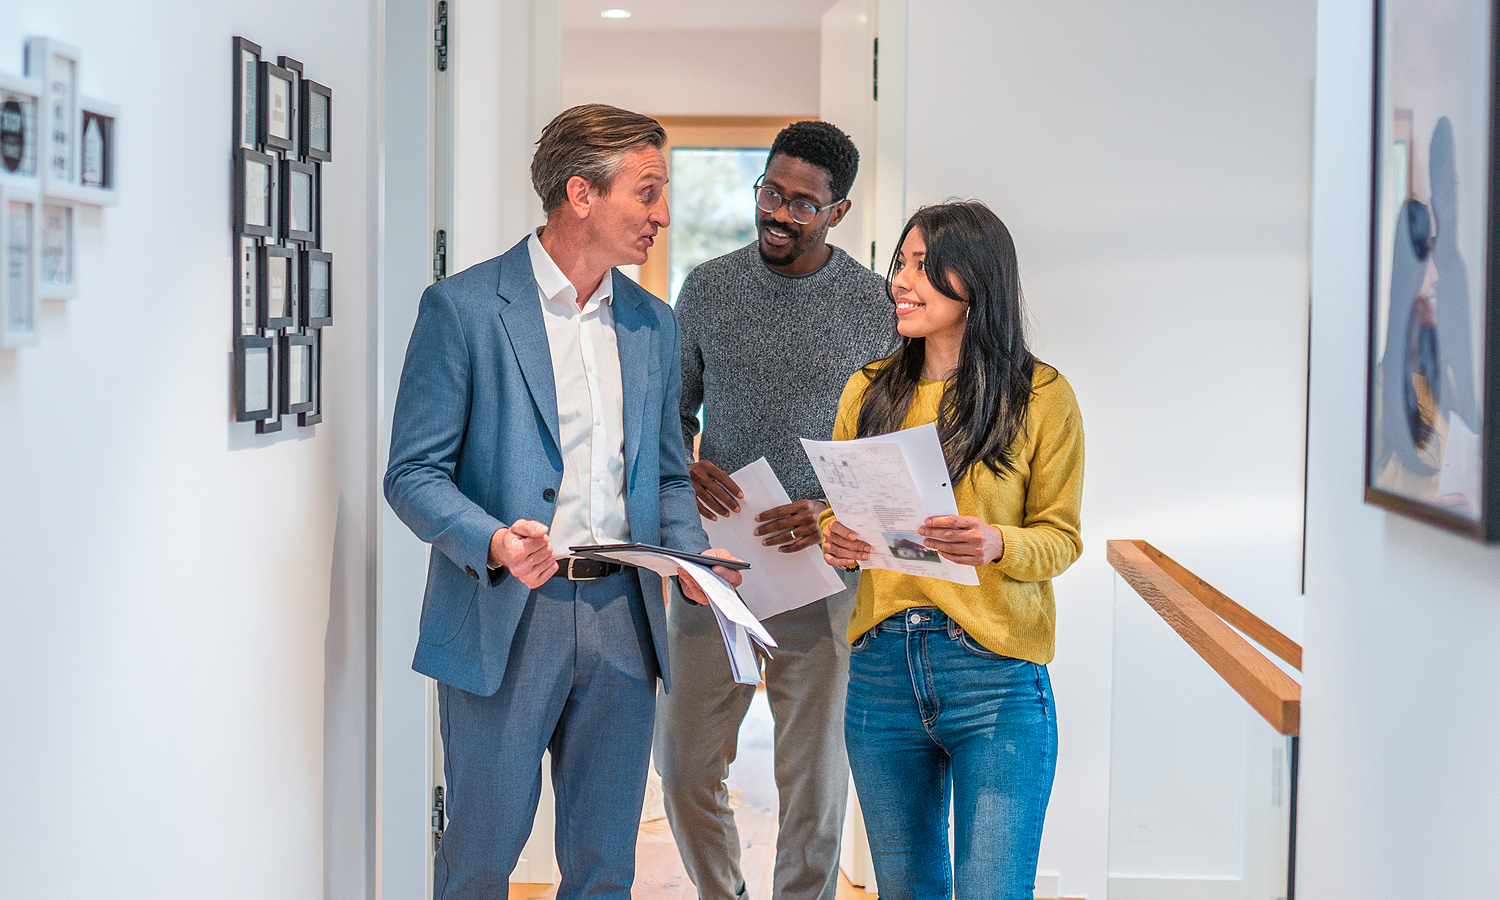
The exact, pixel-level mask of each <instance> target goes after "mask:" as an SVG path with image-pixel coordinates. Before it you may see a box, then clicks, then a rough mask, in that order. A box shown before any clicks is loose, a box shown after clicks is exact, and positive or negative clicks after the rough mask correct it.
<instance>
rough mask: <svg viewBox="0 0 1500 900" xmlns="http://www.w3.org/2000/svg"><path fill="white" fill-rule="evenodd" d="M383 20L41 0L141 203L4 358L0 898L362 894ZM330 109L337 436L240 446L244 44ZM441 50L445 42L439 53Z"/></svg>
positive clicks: (109, 231)
mask: <svg viewBox="0 0 1500 900" xmlns="http://www.w3.org/2000/svg"><path fill="white" fill-rule="evenodd" d="M378 11H379V6H378V5H377V4H375V3H372V2H371V0H312V2H309V0H297V2H292V0H269V2H267V3H261V4H203V3H193V2H186V0H157V2H153V3H152V4H150V5H149V6H146V7H143V6H141V5H137V4H120V3H109V2H97V0H46V2H24V3H15V2H12V3H8V4H6V6H5V10H4V14H3V15H0V69H3V70H5V71H10V72H15V73H18V74H19V72H20V70H21V48H22V40H23V38H24V36H25V35H27V34H33V33H35V34H44V35H50V36H53V37H56V38H58V39H60V40H63V41H66V42H69V43H72V44H74V45H77V46H79V47H80V48H82V51H83V58H82V70H81V75H82V88H83V90H84V91H85V92H87V93H89V94H93V95H96V96H98V97H101V98H103V99H106V100H110V101H114V102H116V103H118V104H120V106H121V109H122V120H121V125H120V135H121V144H120V148H119V153H120V156H119V161H118V167H119V172H120V178H121V184H122V187H123V202H122V203H121V205H120V206H119V207H117V208H114V209H108V210H104V211H103V212H102V213H101V212H98V211H89V212H86V213H85V214H84V215H83V222H82V228H81V229H80V234H79V250H80V254H79V264H80V265H79V269H80V271H79V280H80V283H81V290H80V292H79V294H78V296H77V298H76V299H74V300H69V301H67V302H65V303H63V302H48V303H46V304H45V305H44V307H43V314H42V319H41V342H40V345H39V346H36V347H32V348H26V349H24V350H22V351H0V460H3V465H0V685H3V687H0V721H3V723H4V724H3V725H0V810H3V811H4V813H3V815H0V896H4V897H16V898H20V897H28V898H52V897H58V898H62V897H69V898H71V897H151V898H172V897H181V898H192V900H198V898H202V897H203V896H205V894H206V893H207V894H211V895H212V896H214V897H216V898H246V900H250V898H255V900H260V898H265V897H278V898H289V900H290V898H307V900H312V898H356V897H364V896H366V895H367V889H368V885H367V880H366V872H367V863H368V861H369V860H368V854H367V849H366V840H367V836H368V830H367V813H368V812H369V811H368V809H367V806H366V797H367V796H368V792H367V779H368V778H369V777H370V767H369V765H368V756H369V749H370V748H369V742H368V738H367V727H368V723H369V717H368V715H367V706H366V697H367V692H368V690H369V688H370V680H369V677H368V671H369V662H370V660H369V655H368V642H367V634H368V628H369V625H370V612H369V610H370V607H369V598H370V580H369V572H370V567H371V565H372V563H371V557H370V555H369V551H368V549H367V548H368V546H369V544H368V540H369V538H370V532H371V527H370V521H371V516H372V506H371V504H372V493H371V484H372V481H371V479H372V465H371V463H372V457H373V454H372V452H371V445H370V440H369V434H370V429H371V421H370V414H369V410H370V405H369V396H370V393H371V387H372V385H371V381H370V375H371V371H372V359H371V344H370V334H371V331H370V329H371V315H370V310H371V305H372V304H371V298H372V291H373V273H372V269H373V266H374V255H373V254H372V244H371V242H372V240H373V237H374V234H375V229H374V226H375V221H376V217H375V199H376V197H375V193H374V187H375V182H374V177H375V164H376V161H377V154H376V152H375V151H374V149H372V147H373V146H374V145H373V142H372V138H374V137H375V134H376V132H375V128H376V120H375V118H374V117H373V115H372V112H373V110H372V107H373V104H374V103H375V97H374V95H372V93H371V91H372V85H373V84H374V83H375V71H374V70H375V66H376V61H377V59H378V57H377V56H376V53H377V49H378V47H379V40H378V38H379V33H378V32H379V26H380V21H381V19H380V16H379V14H378ZM236 34H240V35H245V36H247V37H249V38H251V39H252V40H255V41H257V42H259V43H261V44H263V45H264V47H265V49H266V52H267V53H268V54H270V55H271V56H272V58H273V59H274V56H275V55H276V54H286V55H289V56H292V57H295V58H297V59H300V60H302V61H303V62H304V63H305V64H306V66H307V74H308V75H309V77H312V78H315V79H317V80H318V81H320V82H323V83H325V84H327V85H329V86H330V87H332V89H333V93H334V101H335V102H334V106H333V110H334V113H333V115H334V119H333V133H334V147H335V153H336V154H337V156H336V159H335V160H334V162H332V163H330V164H327V165H325V167H324V172H325V173H326V174H325V180H324V182H323V188H324V192H325V194H324V209H325V211H326V214H327V218H326V220H325V225H324V236H325V245H326V246H327V247H328V248H330V249H331V250H332V252H333V253H334V256H335V259H336V263H337V276H338V277H337V281H336V289H337V291H338V294H337V301H336V304H335V309H336V310H337V322H336V325H335V326H334V327H333V328H331V329H329V330H328V331H326V332H325V343H324V370H323V374H324V411H325V412H324V423H323V424H321V425H318V426H316V427H315V428H314V429H298V428H295V427H290V428H288V429H287V430H286V431H284V432H282V433H281V434H279V435H267V436H263V437H257V436H256V435H255V434H254V429H253V426H251V425H244V424H238V425H236V424H231V423H230V421H229V370H230V363H229V359H230V357H229V354H230V335H231V313H230V310H231V290H232V267H231V262H232V258H231V240H230V233H229V218H230V213H229V197H230V187H229V184H230V181H229V179H230V145H229V140H230V137H229V120H230V109H231V105H230V104H231V95H232V91H231V81H230V78H231V44H230V39H231V37H232V36H233V35H236ZM429 34H430V32H429Z"/></svg>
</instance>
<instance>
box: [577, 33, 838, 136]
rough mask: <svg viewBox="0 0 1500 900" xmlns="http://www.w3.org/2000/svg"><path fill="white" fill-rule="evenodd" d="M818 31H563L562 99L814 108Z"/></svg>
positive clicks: (694, 112) (796, 112) (680, 111)
mask: <svg viewBox="0 0 1500 900" xmlns="http://www.w3.org/2000/svg"><path fill="white" fill-rule="evenodd" d="M818 44H819V40H818V30H817V29H816V28H810V29H794V30H785V29H783V30H772V29H767V30H764V31H686V30H682V31H678V30H671V31H668V30H661V31H647V30H643V29H635V30H631V31H628V32H620V33H618V34H614V33H610V32H606V31H597V30H589V31H583V30H567V31H564V32H563V43H562V72H563V76H562V105H563V108H564V109H566V108H568V107H570V106H576V105H578V104H580V103H609V104H612V105H614V106H619V107H623V108H625V109H633V110H636V111H638V112H643V113H646V114H647V115H653V116H809V117H816V116H817V114H818V53H819V46H818Z"/></svg>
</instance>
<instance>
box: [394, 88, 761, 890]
mask: <svg viewBox="0 0 1500 900" xmlns="http://www.w3.org/2000/svg"><path fill="white" fill-rule="evenodd" d="M665 143H666V134H665V132H664V131H663V130H662V128H661V126H660V125H659V124H658V123H657V122H656V121H655V120H653V119H650V118H647V117H646V116H641V115H638V114H636V113H631V112H627V111H625V110H621V109H615V108H614V107H609V106H601V105H590V106H580V107H574V108H573V109H570V110H567V111H566V112H564V113H562V114H561V115H559V116H558V117H557V118H556V119H554V120H553V121H552V122H551V123H550V124H549V125H548V126H547V127H546V128H545V129H544V130H543V131H542V136H541V139H540V140H539V141H538V142H537V150H536V154H535V156H534V158H533V159H532V164H531V177H532V183H533V185H534V186H535V187H536V189H537V193H538V194H540V195H541V198H542V203H543V206H544V208H545V210H546V213H547V224H546V225H545V226H544V227H543V228H542V229H539V230H538V231H537V233H536V234H533V235H531V236H529V237H527V238H526V239H525V240H523V241H521V242H520V243H519V244H517V245H516V246H515V247H513V248H511V249H510V251H508V252H507V253H505V254H504V255H503V256H500V257H497V258H495V259H492V260H489V261H488V262H484V263H480V264H479V265H477V266H474V267H473V268H470V269H467V270H465V271H463V272H460V273H458V274H457V275H454V276H453V277H451V278H448V279H446V280H444V281H440V282H438V283H437V284H434V285H433V286H432V287H429V288H428V289H427V291H426V292H425V293H424V294H423V295H422V302H421V306H420V307H419V309H418V312H417V322H416V326H415V327H414V328H413V330H412V336H411V343H410V345H409V346H408V347H407V352H406V363H405V366H404V368H403V369H402V373H401V387H400V391H399V393H398V394H397V397H396V410H395V416H394V419H393V422H392V428H391V458H390V465H389V467H388V468H387V470H386V476H385V495H386V499H387V500H388V501H389V502H390V504H391V508H392V509H394V510H395V511H396V514H397V515H398V516H400V517H401V520H402V521H403V522H405V523H406V524H407V526H408V527H410V528H411V529H412V531H413V532H415V533H416V535H417V536H418V537H419V538H421V539H422V540H423V541H426V542H428V543H430V544H432V547H433V551H434V552H433V553H432V560H431V565H430V567H429V570H428V577H427V591H426V596H425V597H424V599H423V604H422V622H421V635H420V638H419V640H418V644H417V652H416V659H415V661H414V663H413V667H414V668H415V669H416V670H417V671H419V672H422V673H424V674H426V675H430V676H432V677H433V678H435V679H437V681H438V700H439V710H440V714H441V720H442V738H443V751H444V775H445V778H446V781H447V785H448V794H447V797H448V812H449V816H450V818H449V825H448V829H447V830H446V831H445V832H444V834H443V841H442V845H441V848H440V849H439V851H438V855H437V859H436V873H435V876H434V897H435V898H436V900H481V898H483V900H504V898H506V897H507V896H508V892H509V885H508V882H509V876H510V872H511V870H512V869H514V868H515V864H516V861H517V860H518V859H519V857H520V853H521V849H522V847H523V846H524V844H525V842H526V838H527V835H528V834H529V833H530V831H531V823H532V819H533V817H534V816H535V813H536V806H537V802H538V798H539V796H540V792H541V773H540V761H541V758H542V753H543V751H544V750H550V751H551V753H552V777H553V784H554V789H555V792H556V796H557V855H558V863H559V867H560V868H561V870H562V883H561V884H560V885H559V887H558V893H557V896H558V897H559V898H579V897H608V898H618V900H628V898H629V896H630V886H631V882H632V880H633V879H634V875H635V836H636V829H637V825H638V822H639V819H640V810H641V803H642V800H643V797H644V794H645V782H646V768H647V765H648V762H649V759H650V752H651V732H652V723H653V711H654V702H655V693H656V680H657V678H658V677H660V678H661V679H662V681H663V682H668V680H669V678H670V672H669V668H668V659H667V644H666V640H667V637H666V635H667V632H666V622H665V608H664V606H663V603H662V584H661V579H660V578H659V577H658V576H657V575H655V574H653V573H651V572H649V571H647V570H645V569H628V568H627V569H624V570H621V568H620V567H618V566H613V565H606V564H603V563H597V562H594V561H590V560H584V559H575V558H570V557H568V548H569V547H570V546H576V545H579V544H594V543H616V542H622V541H639V542H642V543H649V544H659V545H664V546H668V547H673V548H675V549H680V550H687V551H693V552H701V551H703V550H704V548H706V547H707V546H708V539H707V537H706V536H705V535H704V533H703V529H702V527H701V526H700V525H699V520H698V513H697V508H696V502H695V500H694V492H693V486H692V483H691V482H690V481H689V479H688V475H687V460H686V456H685V453H684V448H683V444H682V438H681V435H680V433H679V431H678V428H679V425H678V410H677V407H678V399H679V395H680V393H681V374H680V365H679V354H680V352H681V351H680V339H679V335H678V330H677V323H676V320H675V319H674V318H673V316H672V312H671V310H670V309H669V308H668V307H667V306H666V304H664V303H662V302H661V301H660V300H657V299H656V298H654V297H652V296H651V295H650V294H648V293H646V292H645V291H643V290H641V289H640V288H639V287H637V286H636V285H635V284H634V283H632V282H631V281H630V280H629V279H627V278H625V277H623V276H621V275H620V274H619V273H618V272H615V271H614V270H613V267H614V266H619V265H629V264H640V263H642V262H644V261H645V259H646V251H647V248H649V247H650V246H651V244H652V241H653V239H654V237H655V235H656V232H657V230H658V229H660V228H665V227H667V224H668V221H669V216H668V213H667V204H666V199H665V197H664V196H663V189H664V187H665V185H666V180H667V172H666V162H665V160H664V158H663V157H662V152H661V148H662V146H663V145H664V144H665ZM710 552H714V553H717V552H718V551H710ZM721 555H727V554H721ZM715 571H716V572H718V573H719V574H720V575H721V576H723V577H725V578H727V579H729V580H730V581H731V582H733V583H736V584H737V583H738V582H739V577H738V575H737V574H736V573H734V572H733V571H732V570H729V569H725V568H722V567H715ZM679 580H680V581H681V585H680V587H681V588H682V590H683V592H684V593H685V594H686V595H687V596H688V598H689V599H691V600H694V601H697V602H702V601H703V599H704V598H703V595H702V592H701V591H700V590H699V589H698V587H697V585H695V584H693V583H692V581H691V580H690V579H688V578H686V577H680V578H679ZM687 677H692V676H691V673H688V675H687Z"/></svg>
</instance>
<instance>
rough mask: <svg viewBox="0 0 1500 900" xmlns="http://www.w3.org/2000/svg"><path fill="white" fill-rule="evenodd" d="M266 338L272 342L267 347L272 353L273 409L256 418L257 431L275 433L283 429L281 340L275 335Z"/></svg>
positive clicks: (269, 392)
mask: <svg viewBox="0 0 1500 900" xmlns="http://www.w3.org/2000/svg"><path fill="white" fill-rule="evenodd" d="M265 340H269V341H270V342H271V345H270V347H268V348H267V350H268V352H269V353H270V359H269V368H270V370H271V373H270V374H271V386H270V389H269V390H268V391H267V395H268V398H269V399H268V402H269V403H270V404H271V409H270V413H269V414H268V415H266V416H264V417H262V418H259V419H256V420H255V433H256V434H275V433H276V432H278V431H280V430H281V341H280V340H278V339H276V338H274V337H272V338H266V339H265Z"/></svg>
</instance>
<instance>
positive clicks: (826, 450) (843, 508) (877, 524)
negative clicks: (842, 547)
mask: <svg viewBox="0 0 1500 900" xmlns="http://www.w3.org/2000/svg"><path fill="white" fill-rule="evenodd" d="M802 449H804V450H806V451H807V457H808V459H810V460H812V465H813V471H815V472H817V473H818V481H820V482H821V483H822V485H823V493H824V494H825V495H826V496H827V497H828V504H829V505H830V506H832V507H833V511H834V513H835V514H836V515H837V516H838V520H839V522H840V523H841V524H842V525H843V526H844V527H846V528H849V529H851V530H853V531H854V533H856V534H858V535H859V539H860V540H862V541H864V542H865V543H867V544H869V545H870V558H869V559H867V560H865V561H863V562H861V563H860V565H861V566H864V567H866V568H871V569H891V570H893V571H896V572H904V573H906V574H907V575H921V576H924V577H927V578H939V579H942V580H943V581H952V582H954V583H956V584H970V585H977V584H979V575H978V573H976V572H975V571H974V567H973V566H963V565H959V564H958V563H955V562H949V561H948V560H946V559H943V558H942V557H941V556H939V555H938V554H937V552H936V551H934V550H929V549H927V547H925V546H924V545H923V543H922V542H923V541H924V540H925V538H923V537H922V535H920V534H918V533H917V529H918V528H920V527H922V523H923V522H924V521H925V520H926V519H927V518H929V517H931V516H956V515H958V503H957V501H955V500H954V499H953V486H952V485H951V484H949V483H948V482H949V479H948V464H947V462H945V461H944V459H943V446H942V444H941V442H939V441H938V434H937V426H936V425H934V424H932V423H931V422H929V423H927V424H926V425H920V426H918V427H916V428H908V429H906V430H904V431H896V432H892V433H890V434H882V435H877V436H875V437H868V438H860V439H859V440H854V441H809V440H807V439H806V438H803V439H802Z"/></svg>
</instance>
